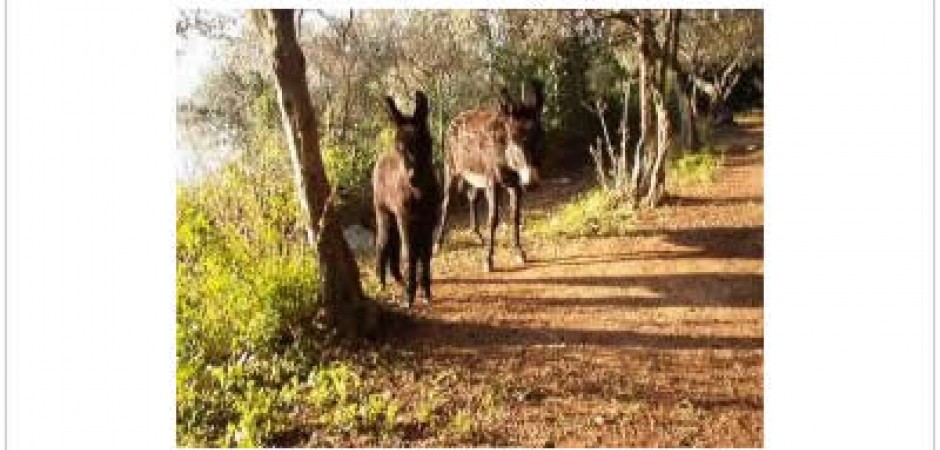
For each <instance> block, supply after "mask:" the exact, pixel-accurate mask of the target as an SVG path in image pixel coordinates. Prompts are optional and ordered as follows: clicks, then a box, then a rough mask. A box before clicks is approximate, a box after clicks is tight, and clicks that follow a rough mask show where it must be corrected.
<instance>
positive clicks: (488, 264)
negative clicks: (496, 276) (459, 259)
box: [483, 261, 493, 272]
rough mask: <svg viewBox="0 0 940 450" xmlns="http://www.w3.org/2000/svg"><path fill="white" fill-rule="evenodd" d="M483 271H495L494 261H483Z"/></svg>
mask: <svg viewBox="0 0 940 450" xmlns="http://www.w3.org/2000/svg"><path fill="white" fill-rule="evenodd" d="M483 271H484V272H492V271H493V261H483Z"/></svg>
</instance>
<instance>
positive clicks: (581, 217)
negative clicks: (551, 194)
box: [532, 188, 633, 237]
mask: <svg viewBox="0 0 940 450" xmlns="http://www.w3.org/2000/svg"><path fill="white" fill-rule="evenodd" d="M632 223H633V212H632V211H631V210H630V209H629V208H628V207H627V206H626V205H625V204H624V202H623V201H621V199H619V198H618V197H617V196H615V195H614V194H613V193H611V192H608V191H605V190H603V189H600V188H595V189H592V190H590V191H588V192H586V193H584V194H581V195H579V196H578V197H577V198H575V199H574V200H573V201H571V202H569V203H566V204H565V205H563V206H562V207H560V208H559V209H557V210H555V211H551V212H549V213H548V214H547V215H546V216H545V217H538V218H536V219H535V220H534V223H533V225H532V231H533V232H534V233H536V234H540V235H543V236H548V237H551V236H566V237H582V236H610V235H618V234H623V233H626V232H627V231H629V230H630V228H631V227H632Z"/></svg>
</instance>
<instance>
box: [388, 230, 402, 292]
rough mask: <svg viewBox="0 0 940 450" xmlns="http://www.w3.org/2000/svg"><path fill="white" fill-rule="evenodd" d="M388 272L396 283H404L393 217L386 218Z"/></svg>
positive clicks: (397, 236) (399, 244)
mask: <svg viewBox="0 0 940 450" xmlns="http://www.w3.org/2000/svg"><path fill="white" fill-rule="evenodd" d="M387 223H388V225H387V226H388V231H387V234H388V256H387V258H388V263H387V266H386V267H388V271H389V272H390V273H391V274H392V278H393V279H394V280H395V281H396V282H397V283H398V284H402V283H404V279H403V277H402V276H401V246H402V244H401V238H400V237H399V233H398V225H397V222H396V221H395V220H394V218H393V217H389V218H388V222H387Z"/></svg>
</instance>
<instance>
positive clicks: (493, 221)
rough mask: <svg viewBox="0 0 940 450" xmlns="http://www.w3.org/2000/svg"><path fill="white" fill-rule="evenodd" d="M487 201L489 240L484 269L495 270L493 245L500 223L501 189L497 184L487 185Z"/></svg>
mask: <svg viewBox="0 0 940 450" xmlns="http://www.w3.org/2000/svg"><path fill="white" fill-rule="evenodd" d="M486 203H487V206H488V209H489V223H488V224H487V225H489V233H490V238H489V242H487V244H486V256H485V258H484V259H483V271H484V272H491V271H492V270H493V246H494V244H495V242H496V225H498V224H499V191H497V190H496V186H495V185H490V186H487V187H486Z"/></svg>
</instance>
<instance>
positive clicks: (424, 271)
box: [418, 239, 432, 306]
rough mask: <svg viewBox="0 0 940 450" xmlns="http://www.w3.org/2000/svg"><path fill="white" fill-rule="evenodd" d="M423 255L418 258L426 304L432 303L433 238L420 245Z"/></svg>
mask: <svg viewBox="0 0 940 450" xmlns="http://www.w3.org/2000/svg"><path fill="white" fill-rule="evenodd" d="M420 252H421V255H420V256H419V258H418V260H419V262H420V264H421V280H420V281H421V289H422V290H423V291H424V304H425V305H427V306H430V305H431V256H432V248H431V240H430V239H427V242H422V245H421V247H420Z"/></svg>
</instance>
